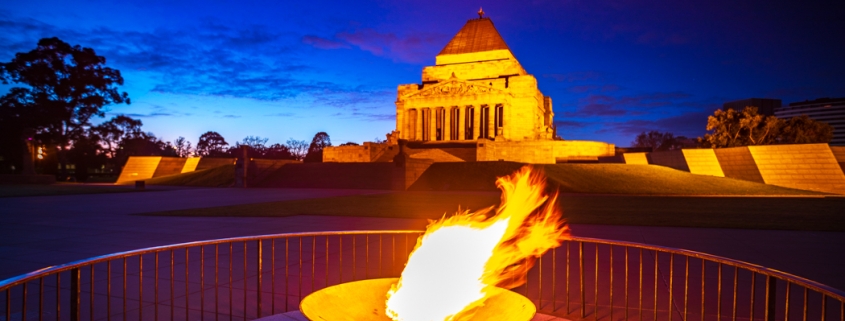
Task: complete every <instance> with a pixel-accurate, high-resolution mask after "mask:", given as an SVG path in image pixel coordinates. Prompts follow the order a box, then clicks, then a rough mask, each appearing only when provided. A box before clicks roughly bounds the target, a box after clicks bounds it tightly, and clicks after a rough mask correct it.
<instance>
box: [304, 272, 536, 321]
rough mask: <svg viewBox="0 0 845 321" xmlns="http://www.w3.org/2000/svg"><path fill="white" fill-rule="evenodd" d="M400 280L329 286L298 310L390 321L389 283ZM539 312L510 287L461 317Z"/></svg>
mask: <svg viewBox="0 0 845 321" xmlns="http://www.w3.org/2000/svg"><path fill="white" fill-rule="evenodd" d="M398 280H399V279H398V278H386V279H370V280H363V281H355V282H348V283H342V284H338V285H334V286H330V287H327V288H325V289H322V290H319V291H316V292H314V293H311V294H309V295H308V296H306V297H305V298H304V299H302V303H300V305H299V310H300V311H302V314H304V315H305V317H307V318H308V319H309V320H313V321H316V320H320V321H340V320H343V321H346V320H372V321H391V319H390V317H388V316H387V315H386V314H385V309H386V305H385V301H386V300H387V291H388V290H390V286H391V285H393V284H395V283H396V282H397V281H398ZM536 312H537V308H536V307H535V306H534V304H533V303H531V301H530V300H528V298H526V297H524V296H522V295H520V294H518V293H516V292H513V291H510V290H506V289H502V288H495V290H494V294H493V295H492V296H491V297H490V298H488V299H487V301H485V303H484V305H483V306H481V307H479V308H477V309H475V310H474V311H470V312H467V313H464V314H463V316H462V317H459V318H458V319H459V320H461V321H464V320H466V321H470V320H473V321H475V320H511V321H528V320H531V318H533V317H534V314H535V313H536Z"/></svg>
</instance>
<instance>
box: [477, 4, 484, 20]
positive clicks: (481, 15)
mask: <svg viewBox="0 0 845 321" xmlns="http://www.w3.org/2000/svg"><path fill="white" fill-rule="evenodd" d="M481 18H484V9H483V8H481V7H478V19H481Z"/></svg>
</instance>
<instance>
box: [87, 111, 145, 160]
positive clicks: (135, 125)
mask: <svg viewBox="0 0 845 321" xmlns="http://www.w3.org/2000/svg"><path fill="white" fill-rule="evenodd" d="M142 125H143V123H142V122H141V121H140V120H138V119H133V118H131V117H129V116H125V115H117V116H115V117H114V118H112V119H110V120H109V121H107V122H103V123H102V124H99V125H97V126H94V127H92V128H91V131H92V132H93V133H95V134H96V135H98V136H99V137H100V139H101V141H102V142H103V143H105V144H106V152H107V153H108V155H109V157H112V158H114V157H115V154H116V152H117V151H116V149H117V146H118V145H120V143H121V142H122V141H123V140H124V139H129V138H139V137H141V136H143V135H144V132H143V131H141V126H142Z"/></svg>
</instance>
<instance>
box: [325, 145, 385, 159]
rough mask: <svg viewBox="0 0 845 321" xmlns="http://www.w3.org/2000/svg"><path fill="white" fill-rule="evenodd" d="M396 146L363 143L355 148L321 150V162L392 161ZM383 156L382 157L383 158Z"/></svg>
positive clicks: (343, 147)
mask: <svg viewBox="0 0 845 321" xmlns="http://www.w3.org/2000/svg"><path fill="white" fill-rule="evenodd" d="M397 148H399V146H398V145H388V144H387V143H372V142H365V143H364V145H356V146H331V147H326V148H324V149H323V162H327V163H369V162H385V161H388V162H389V161H392V160H393V156H394V155H396V154H395V151H394V150H395V149H397ZM383 156H384V157H383Z"/></svg>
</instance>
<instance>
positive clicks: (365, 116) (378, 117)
mask: <svg viewBox="0 0 845 321" xmlns="http://www.w3.org/2000/svg"><path fill="white" fill-rule="evenodd" d="M331 117H332V118H345V119H361V120H368V121H395V120H396V114H383V113H382V114H379V113H365V112H359V111H355V110H353V111H352V112H351V113H344V112H337V113H334V114H331Z"/></svg>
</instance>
